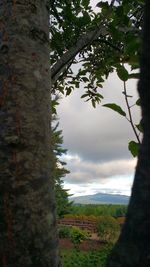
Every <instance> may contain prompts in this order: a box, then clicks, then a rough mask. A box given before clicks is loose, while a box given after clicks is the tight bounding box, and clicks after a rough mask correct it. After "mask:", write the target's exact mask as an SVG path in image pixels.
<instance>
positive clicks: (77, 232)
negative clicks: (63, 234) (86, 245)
mask: <svg viewBox="0 0 150 267" xmlns="http://www.w3.org/2000/svg"><path fill="white" fill-rule="evenodd" d="M88 237H89V234H88V232H87V231H85V230H81V229H79V228H78V227H75V226H73V227H72V228H71V230H70V239H71V241H72V243H73V244H74V247H75V249H77V250H79V245H80V244H81V243H82V242H83V241H84V240H86V239H87V238H88Z"/></svg>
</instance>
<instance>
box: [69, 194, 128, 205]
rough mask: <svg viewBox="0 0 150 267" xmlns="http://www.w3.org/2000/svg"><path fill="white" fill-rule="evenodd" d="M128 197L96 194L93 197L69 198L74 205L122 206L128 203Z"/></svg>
mask: <svg viewBox="0 0 150 267" xmlns="http://www.w3.org/2000/svg"><path fill="white" fill-rule="evenodd" d="M129 199H130V197H129V196H125V195H119V194H105V193H97V194H94V195H87V196H79V197H70V200H71V201H74V203H75V204H123V205H127V204H128V203H129Z"/></svg>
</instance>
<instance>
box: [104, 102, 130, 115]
mask: <svg viewBox="0 0 150 267" xmlns="http://www.w3.org/2000/svg"><path fill="white" fill-rule="evenodd" d="M103 107H106V108H110V109H112V110H114V111H116V112H118V113H119V114H120V115H122V116H124V117H125V116H126V113H125V112H124V111H123V110H122V108H121V107H120V106H118V105H116V104H115V103H108V104H105V105H103Z"/></svg>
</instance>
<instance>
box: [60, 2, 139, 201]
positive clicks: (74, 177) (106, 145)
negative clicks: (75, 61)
mask: <svg viewBox="0 0 150 267" xmlns="http://www.w3.org/2000/svg"><path fill="white" fill-rule="evenodd" d="M97 2H98V1H97V0H92V1H91V4H92V5H93V7H94V6H95V5H96V3H97ZM136 83H137V82H136V81H135V80H130V82H128V83H127V91H128V94H129V95H133V97H132V98H131V99H130V104H131V105H132V104H134V103H135V102H136V100H137V98H138V95H137V90H136V87H137V84H136ZM122 91H123V82H122V81H120V80H119V78H118V77H117V75H116V74H115V73H113V74H111V75H110V76H109V78H108V79H107V81H105V82H104V84H103V88H100V91H99V92H100V93H101V94H102V95H103V96H104V99H103V100H102V103H100V104H99V105H98V106H97V107H96V109H94V108H93V107H92V105H91V103H90V102H84V100H83V99H81V95H82V94H83V92H84V86H83V85H82V87H81V88H79V89H76V90H75V91H74V92H73V93H72V94H71V95H70V96H68V97H64V98H62V99H61V101H60V105H59V107H58V117H59V122H60V129H62V130H63V137H64V144H63V146H64V148H66V149H68V152H67V154H66V155H64V156H63V160H64V161H65V162H66V163H67V168H68V169H69V170H70V174H68V175H67V176H66V177H65V178H64V187H65V188H67V189H70V191H69V193H71V194H74V196H80V195H89V194H95V193H99V192H103V193H111V194H116V193H117V194H123V195H130V193H131V188H132V183H133V178H134V171H135V166H136V159H135V158H133V157H132V155H131V154H130V152H129V150H128V143H129V141H131V140H135V141H136V139H135V136H134V133H133V130H132V128H131V125H130V124H129V122H128V121H127V120H126V119H125V118H124V117H122V116H121V115H119V114H117V113H115V112H114V111H112V110H110V109H108V108H105V107H102V105H103V104H106V103H116V104H118V105H120V106H121V107H122V108H123V109H124V110H125V111H127V108H126V104H125V99H124V95H123V94H122ZM132 115H133V119H134V121H135V122H136V123H137V124H138V123H139V120H140V110H139V109H137V108H134V107H133V108H132Z"/></svg>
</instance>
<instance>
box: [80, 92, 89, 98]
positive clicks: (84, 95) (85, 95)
mask: <svg viewBox="0 0 150 267" xmlns="http://www.w3.org/2000/svg"><path fill="white" fill-rule="evenodd" d="M88 95H89V94H88V93H86V94H83V95H82V96H81V98H84V97H87V96H88Z"/></svg>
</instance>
